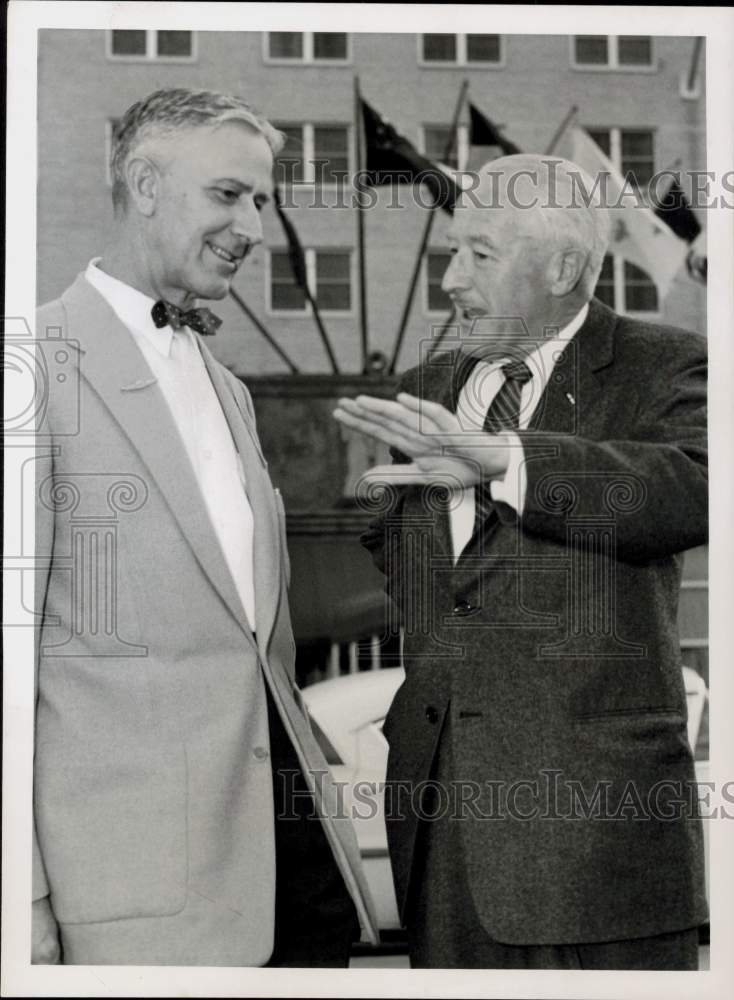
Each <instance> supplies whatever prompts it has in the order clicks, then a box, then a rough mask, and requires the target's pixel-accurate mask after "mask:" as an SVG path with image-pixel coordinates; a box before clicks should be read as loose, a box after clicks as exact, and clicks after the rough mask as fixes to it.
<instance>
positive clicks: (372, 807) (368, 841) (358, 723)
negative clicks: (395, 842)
mask: <svg viewBox="0 0 734 1000" xmlns="http://www.w3.org/2000/svg"><path fill="white" fill-rule="evenodd" d="M404 676H405V674H404V672H403V669H402V667H385V668H383V669H381V670H369V671H361V672H360V673H356V674H347V675H346V676H343V677H335V678H333V679H332V680H327V681H320V682H319V683H318V684H312V685H311V686H310V687H305V688H303V689H302V691H301V694H302V695H303V700H304V702H305V704H306V707H307V709H308V713H309V715H310V717H311V726H312V729H313V732H314V736H315V737H316V739H317V741H318V743H319V745H320V746H321V749H322V751H323V753H324V756H325V757H326V762H327V764H328V765H329V767H330V769H331V773H332V776H333V778H334V780H335V781H336V782H338V783H341V784H342V787H343V789H344V799H343V802H344V808H345V811H346V814H347V815H349V816H351V817H352V818H353V820H354V827H355V830H356V833H357V842H358V844H359V849H360V852H361V854H362V861H363V864H364V870H365V875H366V877H367V882H368V884H369V887H370V890H371V892H372V897H373V899H374V902H375V906H376V908H377V918H378V924H379V927H380V930H396V929H397V928H399V927H400V920H399V918H398V911H397V903H396V900H395V889H394V887H393V880H392V870H391V868H390V858H389V855H388V851H387V834H386V832H385V818H384V815H383V797H384V795H383V791H384V781H385V771H386V768H387V753H388V745H387V740H386V739H385V737H384V736H383V735H382V724H383V722H384V721H385V716H386V715H387V711H388V709H389V707H390V704H391V703H392V700H393V698H394V697H395V692H396V691H397V689H398V688H399V687H400V685H401V684H402V682H403V678H404ZM683 676H684V681H685V686H686V696H687V700H688V739H689V741H690V743H691V746H692V747H694V748H695V745H696V740H697V738H698V730H699V727H700V723H701V717H702V715H703V707H704V703H705V700H706V696H707V691H706V686H705V684H704V682H703V680H702V679H701V677H700V676H699V675H698V674H697V673H696V672H695V671H694V670H692V669H690V668H688V667H684V668H683ZM708 772H709V763H708V761H696V777H697V778H698V781H699V782H702V781H706V779H707V778H708ZM703 826H704V845H705V851H706V884H707V886H708V871H709V860H708V823H705V822H704V825H703Z"/></svg>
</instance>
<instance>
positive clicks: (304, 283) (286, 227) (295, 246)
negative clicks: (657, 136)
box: [273, 187, 339, 375]
mask: <svg viewBox="0 0 734 1000" xmlns="http://www.w3.org/2000/svg"><path fill="white" fill-rule="evenodd" d="M273 201H274V202H275V211H276V214H277V216H278V219H279V220H280V224H281V226H282V227H283V232H284V233H285V235H286V239H287V240H288V246H289V249H290V253H289V255H288V256H289V258H290V262H291V271H292V272H293V277H294V278H295V280H296V284H297V285H299V286H300V287H301V288H303V292H304V294H305V296H306V299H307V301H308V304H309V305H310V306H311V312H312V315H313V318H314V321H315V323H316V328H317V330H318V331H319V336H320V337H321V342H322V343H323V345H324V349H325V350H326V353H327V355H328V357H329V362H330V363H331V369H332V371H333V372H334V374H335V375H338V374H339V365H338V364H337V362H336V358H335V356H334V351H333V350H332V347H331V341H330V340H329V335H328V334H327V332H326V329H325V327H324V323H323V320H322V319H321V313H320V312H319V307H318V306H317V304H316V300H315V299H314V297H313V295H312V294H311V289H310V288H309V286H308V276H307V275H306V274H305V273H304V274H303V275H302V280H300V276H299V274H298V269H297V267H296V262H295V261H294V260H293V254H294V253H298V254H299V255H300V257H301V259H302V260H303V248H302V247H301V246H300V241H299V240H298V234H297V233H296V230H295V227H294V226H293V224H292V223H291V222H290V220H289V219H287V218H286V215H285V211H284V209H283V203H282V201H281V197H280V188H278V187H276V188H275V189H274V191H273ZM302 267H303V270H304V272H305V260H303V263H302Z"/></svg>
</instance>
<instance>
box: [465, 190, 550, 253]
mask: <svg viewBox="0 0 734 1000" xmlns="http://www.w3.org/2000/svg"><path fill="white" fill-rule="evenodd" d="M547 229H548V227H547V220H546V219H545V217H544V213H543V212H542V211H540V210H538V209H537V208H527V209H519V208H517V207H515V206H513V205H509V204H495V205H481V204H477V203H475V202H471V201H467V200H466V199H465V198H462V199H461V200H460V201H459V202H457V205H456V208H455V210H454V215H453V218H452V220H451V223H450V225H449V229H448V237H449V239H453V240H459V241H466V242H471V241H476V242H480V243H484V244H486V245H488V246H490V247H491V246H493V245H495V244H498V243H501V242H505V241H506V240H507V238H508V237H510V236H511V237H512V238H513V239H523V240H528V241H530V242H536V243H537V242H541V241H542V240H543V239H544V238H546V237H547V235H548V232H547Z"/></svg>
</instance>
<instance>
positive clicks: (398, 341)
mask: <svg viewBox="0 0 734 1000" xmlns="http://www.w3.org/2000/svg"><path fill="white" fill-rule="evenodd" d="M468 89H469V81H468V80H464V82H463V83H462V85H461V90H460V91H459V97H458V100H457V102H456V108H455V109H454V117H453V121H452V122H451V130H450V131H449V137H448V139H447V141H446V149H445V150H444V160H448V159H449V158H450V156H451V153H452V151H453V148H454V145H455V144H456V133H457V130H458V127H459V116H460V115H461V109H462V106H463V104H464V99H465V98H466V92H467V90H468ZM436 208H437V206H436V205H432V206H431V208H430V209H429V210H428V218H427V219H426V224H425V226H424V227H423V236H422V238H421V242H420V246H419V247H418V255H417V257H416V259H415V264H414V265H413V274H412V275H411V278H410V286H409V288H408V296H407V298H406V300H405V305H404V306H403V313H402V316H401V317H400V326H399V327H398V333H397V336H396V338H395V347H394V349H393V354H392V360H391V361H390V365H389V367H388V369H387V371H388V374H389V375H393V374H394V373H395V367H396V365H397V363H398V356H399V354H400V349H401V347H402V346H403V338H404V337H405V330H406V328H407V326H408V319H409V318H410V311H411V309H412V308H413V299H414V297H415V289H416V286H417V284H418V278H419V276H420V270H421V263H422V261H423V256H424V254H425V252H426V247H427V246H428V240H429V237H430V235H431V229H432V228H433V220H434V218H435V215H436Z"/></svg>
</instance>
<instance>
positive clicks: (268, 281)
mask: <svg viewBox="0 0 734 1000" xmlns="http://www.w3.org/2000/svg"><path fill="white" fill-rule="evenodd" d="M274 253H283V254H287V253H288V247H287V246H282V245H279V246H271V247H268V249H267V253H266V254H265V313H266V315H268V316H273V317H277V318H279V319H286V318H288V317H289V316H290V317H292V318H298V319H310V318H311V317H312V316H313V309H312V307H311V303H310V302H309V301H308V299H306V302H305V308H304V309H276V308H274V306H273V269H272V255H273V254H274ZM303 253H304V257H305V259H306V281H307V283H308V287H309V289H310V291H311V295H312V296H313V298H314V300H316V298H317V296H318V284H317V278H316V257H317V254H319V253H342V254H347V255H348V257H349V299H350V302H351V306H350V308H349V309H323V308H320V309H319V312H320V313H322V314H323V315H324V316H329V317H334V319H351V318H353V317H354V316H355V315H356V308H355V290H356V287H357V283H356V280H355V277H356V275H355V266H356V264H355V257H356V254H355V253H354V248H353V247H348V246H344V245H342V244H339V245H338V246H323V245H321V246H316V247H304V248H303Z"/></svg>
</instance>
